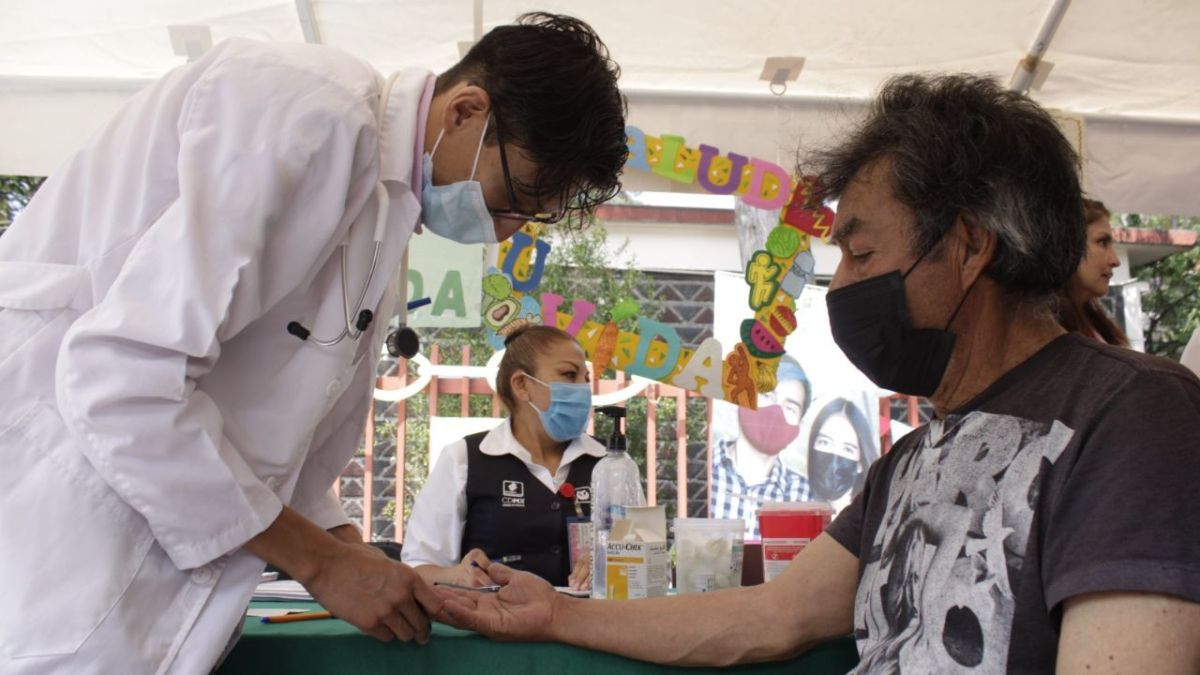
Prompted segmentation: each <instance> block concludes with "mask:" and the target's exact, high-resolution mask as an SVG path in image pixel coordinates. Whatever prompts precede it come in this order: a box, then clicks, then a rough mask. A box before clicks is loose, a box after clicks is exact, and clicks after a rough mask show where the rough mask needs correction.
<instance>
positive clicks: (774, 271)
mask: <svg viewBox="0 0 1200 675" xmlns="http://www.w3.org/2000/svg"><path fill="white" fill-rule="evenodd" d="M782 272H783V268H782V267H780V266H779V265H778V264H777V263H776V262H775V259H774V258H773V257H772V256H771V254H770V253H767V252H766V251H755V252H754V254H753V255H751V256H750V262H749V263H747V264H746V283H747V284H750V308H751V309H753V310H756V311H757V310H760V309H762V308H763V307H766V306H767V305H768V304H770V302H771V301H772V300H773V299H774V298H775V293H776V291H778V290H779V277H780V274H782Z"/></svg>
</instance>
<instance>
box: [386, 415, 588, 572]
mask: <svg viewBox="0 0 1200 675" xmlns="http://www.w3.org/2000/svg"><path fill="white" fill-rule="evenodd" d="M479 451H480V452H482V453H483V454H485V455H491V456H493V457H499V456H502V455H512V456H513V457H516V458H517V459H519V460H521V463H523V464H524V465H525V468H526V469H528V470H529V473H530V475H532V476H533V477H534V478H535V479H537V480H538V481H539V482H541V484H542V485H545V486H546V488H547V489H549V490H550V491H551V492H558V490H559V488H561V487H562V485H563V483H565V482H567V476H568V474H570V472H571V463H572V462H574V461H575V460H577V459H579V458H580V457H582V456H584V455H591V456H592V457H603V456H604V454H605V450H604V446H603V445H601V444H600V442H599V441H597V440H596V439H594V438H592V437H591V436H587V435H584V436H580V437H579V438H577V439H575V440H573V441H571V443H570V445H568V446H567V449H566V450H565V451H563V458H562V462H561V463H559V465H558V471H556V472H555V473H554V474H553V475H552V474H551V473H550V470H549V469H547V468H546V467H544V466H542V465H541V464H537V463H535V462H534V461H533V458H532V457H531V456H530V454H529V451H528V450H526V449H525V447H524V446H522V445H521V442H520V441H518V440H517V439H516V437H515V436H513V433H512V427H511V426H510V423H509V421H508V420H505V422H504V423H503V424H501V425H500V426H498V427H496V428H495V429H492V430H491V431H489V432H488V434H487V436H484V437H483V440H482V441H481V442H480V443H479ZM466 525H467V442H466V440H459V441H456V442H454V443H451V444H450V445H448V446H446V448H445V449H444V450H442V454H441V456H439V457H438V460H437V463H436V464H435V465H434V467H433V471H431V472H429V479H428V480H426V481H425V487H424V488H422V489H421V494H419V495H417V501H416V502H415V503H414V504H413V510H412V515H411V516H410V517H409V519H408V526H407V528H406V529H405V535H404V550H403V552H402V554H401V559H402V560H403V561H404V563H405V564H406V565H410V566H413V567H415V566H417V565H441V566H447V565H456V564H458V562H459V561H460V560H461V559H462V555H463V551H462V535H463V529H464V528H465V527H466Z"/></svg>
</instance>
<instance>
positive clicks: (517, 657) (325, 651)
mask: <svg viewBox="0 0 1200 675" xmlns="http://www.w3.org/2000/svg"><path fill="white" fill-rule="evenodd" d="M250 606H251V607H288V608H293V607H295V608H304V609H319V607H318V606H317V605H316V604H315V603H304V602H254V603H251V605H250ZM856 663H858V653H857V651H856V650H855V647H854V641H853V640H852V639H851V638H849V637H846V638H841V639H839V640H833V641H830V642H827V643H825V644H822V645H819V646H817V647H816V648H814V649H812V650H810V651H809V652H808V653H806V654H803V655H801V656H799V657H797V658H795V659H791V660H788V661H781V662H778V663H765V664H756V665H753V666H741V667H736V668H724V669H720V668H675V667H668V666H658V665H654V664H651V663H646V662H643V661H634V660H631V659H627V658H624V657H621V656H616V655H613V654H605V653H602V652H595V651H592V650H589V649H580V648H578V647H571V646H568V645H562V644H551V643H536V644H511V643H501V642H493V641H491V640H489V639H487V638H485V637H483V636H482V635H480V634H478V633H474V632H470V631H463V630H458V629H457V628H451V627H450V626H445V625H442V624H438V623H435V624H434V625H433V637H432V639H431V640H430V641H429V643H428V644H427V645H424V646H420V645H417V644H416V643H404V642H379V641H378V640H376V639H374V638H372V637H370V636H367V635H363V634H362V633H360V632H358V630H357V629H355V628H354V627H353V626H351V625H350V624H348V623H346V622H344V621H339V620H336V619H326V620H316V621H297V622H294V623H281V624H264V623H262V621H261V620H260V619H259V618H258V617H247V618H246V623H245V627H244V630H243V633H242V637H241V639H240V640H239V641H238V643H237V645H236V646H235V647H234V648H233V651H232V652H231V653H230V654H229V657H228V658H227V659H226V660H225V662H224V663H223V664H222V665H221V668H220V669H219V670H218V671H217V672H218V673H219V674H220V675H237V674H239V673H247V674H248V673H256V674H258V673H288V674H289V675H304V674H305V673H313V674H314V675H331V674H333V673H354V674H355V675H360V674H364V675H365V674H370V673H388V675H394V674H395V673H398V672H418V673H435V672H436V673H457V672H475V673H480V674H486V675H500V674H502V673H548V674H553V675H563V674H564V673H568V672H570V673H587V672H596V673H613V672H620V673H662V672H674V671H678V672H687V673H718V672H721V673H728V672H747V673H793V674H795V673H814V674H820V675H824V674H826V673H839V674H840V673H845V672H846V671H848V670H850V669H851V668H853V667H854V665H855V664H856Z"/></svg>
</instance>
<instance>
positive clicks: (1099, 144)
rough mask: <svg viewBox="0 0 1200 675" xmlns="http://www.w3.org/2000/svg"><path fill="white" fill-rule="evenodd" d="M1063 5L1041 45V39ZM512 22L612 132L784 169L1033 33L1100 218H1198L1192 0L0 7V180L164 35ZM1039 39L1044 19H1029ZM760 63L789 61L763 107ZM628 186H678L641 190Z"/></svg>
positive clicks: (344, 41) (450, 33)
mask: <svg viewBox="0 0 1200 675" xmlns="http://www.w3.org/2000/svg"><path fill="white" fill-rule="evenodd" d="M1055 8H1058V9H1062V8H1065V13H1063V14H1062V15H1061V23H1059V25H1058V27H1057V30H1056V31H1043V28H1045V27H1047V24H1048V22H1047V17H1048V16H1053V15H1054V9H1055ZM531 9H543V10H547V11H555V12H563V13H568V14H573V15H576V16H579V17H580V18H583V19H585V20H586V21H588V22H590V23H591V24H592V25H593V26H595V28H596V29H597V31H598V32H599V33H600V35H601V36H602V38H603V39H604V40H605V41H606V42H607V43H608V45H609V47H610V49H611V51H612V54H613V56H614V58H615V59H616V60H617V61H618V62H619V63H620V64H621V67H622V71H623V76H622V86H623V88H624V89H625V90H626V92H627V94H628V96H629V100H630V118H629V121H630V123H631V124H635V125H637V126H639V127H641V128H642V129H643V130H645V131H646V132H647V133H651V134H660V133H675V134H679V135H682V136H684V137H685V138H687V139H688V141H689V145H698V144H699V143H706V144H709V145H715V146H717V147H719V148H721V150H722V151H723V152H729V151H734V152H738V153H741V154H745V155H751V156H757V157H761V158H763V159H767V160H772V161H776V162H777V163H778V164H780V165H782V166H784V167H790V166H791V165H792V164H793V163H794V159H795V157H796V156H797V152H798V151H799V152H802V151H803V150H804V149H805V148H810V147H813V146H816V145H820V144H824V143H826V142H828V140H829V136H830V135H831V133H836V132H837V131H838V130H839V129H842V128H844V127H845V126H846V125H848V124H850V123H852V122H853V121H854V120H855V119H856V118H857V117H858V116H859V115H861V112H862V110H863V105H864V102H866V101H868V100H869V99H870V97H871V95H872V93H873V92H874V91H875V90H876V89H877V88H878V87H879V85H880V83H881V82H882V81H884V80H885V79H886V78H887V77H889V76H891V75H894V74H897V73H903V72H912V71H951V70H953V71H970V72H976V73H988V74H992V75H995V76H997V77H999V78H1001V79H1002V80H1003V81H1004V82H1008V81H1009V80H1010V78H1011V77H1012V76H1013V73H1014V71H1015V69H1016V66H1017V64H1018V62H1019V61H1020V60H1021V59H1022V58H1023V57H1024V56H1025V55H1026V53H1027V52H1029V50H1030V49H1031V48H1032V47H1033V45H1034V42H1035V41H1036V40H1037V38H1038V36H1039V35H1040V34H1045V35H1046V36H1047V37H1049V38H1050V39H1049V44H1048V49H1047V50H1046V52H1045V60H1047V61H1049V62H1051V63H1052V64H1053V67H1052V69H1051V70H1050V72H1049V75H1048V77H1047V78H1046V80H1045V83H1044V84H1043V85H1042V86H1041V88H1040V89H1037V90H1035V91H1033V92H1032V93H1033V95H1034V97H1035V98H1036V99H1037V100H1039V101H1040V102H1041V103H1042V104H1043V105H1045V106H1047V107H1050V108H1055V109H1059V110H1062V111H1065V112H1067V113H1071V114H1075V115H1079V116H1081V117H1082V118H1083V119H1084V121H1085V124H1084V136H1085V143H1084V148H1085V159H1086V166H1085V179H1086V181H1087V187H1088V188H1089V190H1091V191H1092V192H1093V193H1094V194H1095V195H1096V196H1098V197H1099V198H1101V199H1103V200H1105V201H1106V202H1107V203H1108V204H1109V206H1110V207H1111V208H1113V209H1114V210H1116V211H1140V212H1152V213H1173V214H1200V190H1196V189H1195V187H1194V183H1195V180H1196V177H1197V176H1200V3H1198V2H1196V1H1195V0H1144V1H1142V2H1138V3H1129V2H1125V1H1123V0H1075V2H1067V1H1066V0H1006V1H1005V2H962V1H961V0H912V1H911V2H895V1H894V0H844V1H840V2H814V1H812V0H758V1H756V2H740V3H739V2H704V1H703V0H691V1H690V2H684V1H680V0H658V1H656V2H645V1H644V0H641V1H636V2H635V1H631V0H606V1H605V2H599V1H593V2H582V1H579V0H577V1H575V2H555V1H546V2H540V3H530V2H529V1H528V0H525V1H524V2H513V1H511V0H487V1H486V2H483V1H482V0H475V2H467V1H466V0H439V1H433V0H423V1H420V2H417V1H410V0H296V1H293V0H205V1H204V2H195V1H194V0H124V1H122V2H95V1H92V0H37V1H36V2H35V1H34V0H0V174H46V173H50V172H52V171H53V170H54V168H55V167H56V166H57V165H58V164H59V163H60V162H62V161H63V160H64V158H65V157H66V156H67V155H68V153H69V152H71V150H73V149H74V148H76V147H77V146H78V145H80V144H81V143H82V142H83V141H84V140H85V139H86V138H87V136H88V135H89V134H90V133H92V132H93V131H94V130H95V129H97V128H98V127H99V126H100V125H101V124H103V123H104V121H105V120H106V119H107V118H108V117H109V116H110V115H111V114H112V113H113V112H114V111H115V110H117V109H118V108H119V106H120V105H121V104H122V103H123V102H124V101H125V100H127V99H128V98H129V97H130V96H132V95H133V94H134V93H136V92H137V91H138V90H139V89H140V88H142V87H144V86H145V85H146V84H147V83H148V82H149V81H151V80H153V79H155V78H157V77H159V76H160V75H162V74H163V73H165V72H166V71H167V70H169V69H171V68H173V67H175V66H178V65H180V64H181V63H183V62H184V61H185V60H186V59H185V57H182V56H178V55H176V54H175V52H174V51H173V49H172V44H171V40H170V38H169V36H168V31H167V26H170V25H196V26H205V27H207V28H208V29H209V30H210V31H211V35H212V40H213V41H214V42H217V41H220V40H222V39H225V38H228V37H233V36H244V37H254V38H259V39H267V40H288V41H301V40H305V39H308V40H310V41H320V42H323V43H326V44H330V45H334V46H337V47H340V48H342V49H345V50H347V51H350V52H352V53H354V54H357V55H359V56H361V57H363V58H365V59H367V60H369V61H371V62H372V63H373V64H375V65H376V66H377V67H378V68H379V69H380V70H383V71H388V70H393V69H397V68H401V67H405V66H412V65H420V66H424V67H428V68H431V69H433V70H436V71H440V70H444V69H445V68H447V67H449V66H450V65H451V64H453V63H454V62H455V61H456V60H457V58H458V54H459V43H460V42H464V41H469V40H471V39H472V36H473V33H474V29H475V18H476V11H479V17H480V18H481V20H482V29H483V30H487V29H489V28H491V27H493V26H495V25H498V24H501V23H507V22H509V21H511V20H512V19H513V18H514V17H515V16H517V15H518V14H520V13H522V12H524V11H529V10H531ZM1049 24H1050V26H1051V27H1052V26H1053V22H1049ZM771 56H802V57H805V58H806V63H805V65H804V68H803V72H802V73H801V75H800V77H799V79H798V80H797V81H795V82H792V83H790V84H789V87H788V90H787V93H786V94H785V95H783V96H780V97H776V96H774V95H772V94H770V93H769V92H768V89H767V83H766V82H763V81H761V80H759V74H760V73H761V72H762V70H763V62H764V60H765V59H766V58H767V57H771ZM626 182H627V184H628V185H629V186H630V187H633V188H635V189H686V188H683V187H681V186H678V185H672V184H668V183H666V182H665V181H660V179H657V178H653V177H650V176H647V175H630V176H627V181H626Z"/></svg>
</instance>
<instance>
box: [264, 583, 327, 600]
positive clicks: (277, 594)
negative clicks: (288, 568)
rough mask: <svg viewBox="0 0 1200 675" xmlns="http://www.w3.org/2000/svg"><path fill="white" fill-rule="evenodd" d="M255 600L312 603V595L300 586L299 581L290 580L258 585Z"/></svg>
mask: <svg viewBox="0 0 1200 675" xmlns="http://www.w3.org/2000/svg"><path fill="white" fill-rule="evenodd" d="M254 599H255V600H287V601H292V602H296V601H300V602H312V599H313V597H312V595H311V594H310V593H309V592H308V589H306V588H304V587H303V586H301V585H300V582H299V581H295V580H292V579H288V580H286V581H266V582H263V583H261V584H259V585H258V588H256V589H254Z"/></svg>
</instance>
